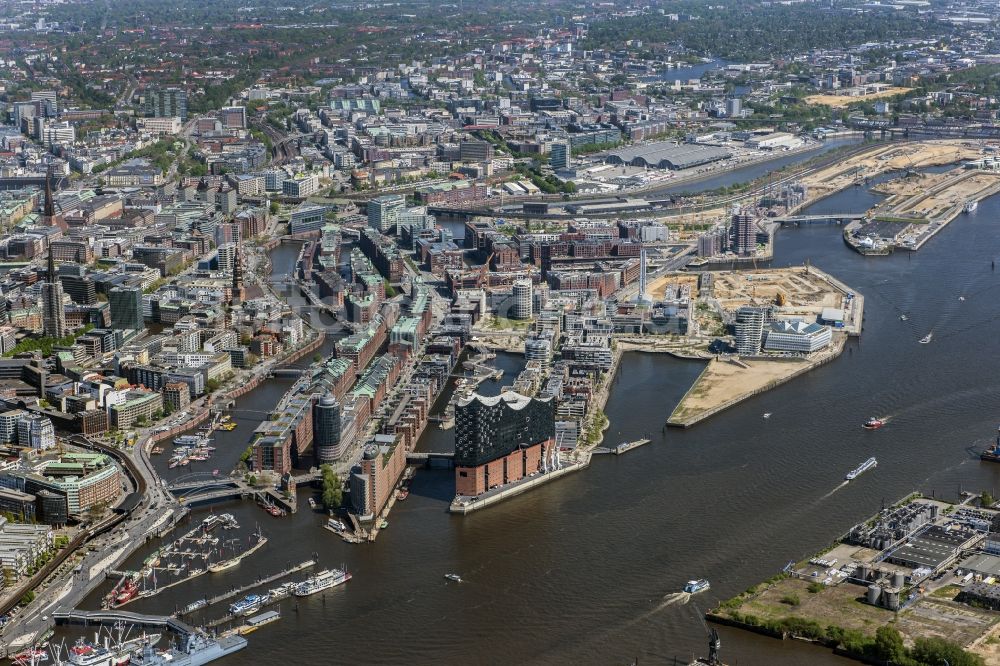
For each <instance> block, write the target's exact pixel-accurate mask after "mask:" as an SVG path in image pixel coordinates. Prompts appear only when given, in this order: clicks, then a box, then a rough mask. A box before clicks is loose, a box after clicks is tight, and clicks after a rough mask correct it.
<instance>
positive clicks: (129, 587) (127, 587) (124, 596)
mask: <svg viewBox="0 0 1000 666" xmlns="http://www.w3.org/2000/svg"><path fill="white" fill-rule="evenodd" d="M138 593H139V586H138V585H136V584H135V581H134V580H132V579H129V580H127V581H125V584H124V585H122V588H121V590H119V591H118V594H117V595H115V605H116V606H122V605H124V604H127V603H128V602H130V601H132V599H133V598H134V597H135V595H136V594H138Z"/></svg>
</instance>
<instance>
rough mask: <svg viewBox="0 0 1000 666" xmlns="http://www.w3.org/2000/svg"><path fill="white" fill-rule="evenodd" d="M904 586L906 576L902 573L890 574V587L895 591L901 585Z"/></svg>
mask: <svg viewBox="0 0 1000 666" xmlns="http://www.w3.org/2000/svg"><path fill="white" fill-rule="evenodd" d="M905 584H906V574H904V573H903V572H902V571H897V572H895V573H894V574H892V586H893V587H894V588H896V589H897V590H899V589H901V588H902V587H903V585H905Z"/></svg>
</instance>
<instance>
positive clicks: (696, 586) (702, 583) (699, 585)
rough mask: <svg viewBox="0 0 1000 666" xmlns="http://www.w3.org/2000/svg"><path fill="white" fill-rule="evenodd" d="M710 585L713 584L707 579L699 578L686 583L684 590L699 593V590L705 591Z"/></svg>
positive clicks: (689, 592)
mask: <svg viewBox="0 0 1000 666" xmlns="http://www.w3.org/2000/svg"><path fill="white" fill-rule="evenodd" d="M710 587H712V586H711V585H710V584H709V582H708V581H707V580H705V579H704V578H699V579H698V580H689V581H688V582H687V584H686V585H684V591H685V592H687V593H688V594H698V593H699V592H704V591H705V590H707V589H709V588H710Z"/></svg>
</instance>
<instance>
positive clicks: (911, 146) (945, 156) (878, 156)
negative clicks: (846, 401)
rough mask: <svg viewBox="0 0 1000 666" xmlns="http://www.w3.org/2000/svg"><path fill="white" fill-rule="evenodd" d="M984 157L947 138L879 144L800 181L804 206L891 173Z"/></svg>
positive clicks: (971, 144)
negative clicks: (804, 191) (804, 190)
mask: <svg viewBox="0 0 1000 666" xmlns="http://www.w3.org/2000/svg"><path fill="white" fill-rule="evenodd" d="M982 157H983V147H982V145H980V143H979V142H976V141H968V140H955V139H947V140H940V141H921V142H919V143H906V144H902V145H899V144H887V145H878V146H876V147H874V148H873V149H872V150H871V151H869V152H865V153H861V154H859V155H854V156H851V157H848V158H846V159H844V160H842V161H840V162H837V163H836V164H833V165H831V166H829V167H826V168H824V169H820V170H818V171H815V172H813V173H811V174H809V175H806V176H804V177H803V178H802V180H801V182H802V184H803V185H805V186H806V187H807V188H808V192H809V196H808V198H807V200H806V202H805V203H804V205H810V204H812V203H815V202H816V201H818V200H820V199H822V198H824V197H827V196H829V195H831V194H834V193H836V192H839V191H841V190H843V189H846V188H848V187H851V186H853V185H864V184H865V183H866V182H867V181H868V180H869V179H871V178H874V177H876V176H879V175H881V174H883V173H889V172H893V171H900V172H915V171H918V170H920V169H923V168H927V167H933V166H941V165H945V164H954V163H956V162H962V161H965V160H978V159H981V158H982Z"/></svg>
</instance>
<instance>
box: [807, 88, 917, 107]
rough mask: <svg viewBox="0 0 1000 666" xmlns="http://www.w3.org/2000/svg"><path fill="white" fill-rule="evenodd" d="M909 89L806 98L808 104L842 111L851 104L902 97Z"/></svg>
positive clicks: (810, 96)
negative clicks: (823, 105)
mask: <svg viewBox="0 0 1000 666" xmlns="http://www.w3.org/2000/svg"><path fill="white" fill-rule="evenodd" d="M907 90H909V89H908V88H889V89H888V90H883V91H882V92H877V93H872V94H870V95H858V96H851V95H809V96H808V97H806V98H805V101H806V104H825V105H826V106H832V107H833V108H835V109H842V108H844V107H845V106H849V105H851V104H856V103H858V102H868V101H871V100H873V99H879V98H883V97H892V96H893V95H901V94H903V93H905V92H906V91H907Z"/></svg>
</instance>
